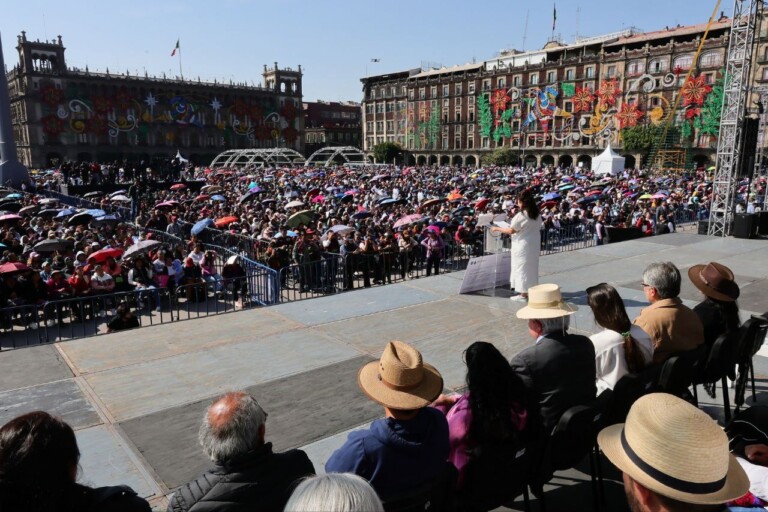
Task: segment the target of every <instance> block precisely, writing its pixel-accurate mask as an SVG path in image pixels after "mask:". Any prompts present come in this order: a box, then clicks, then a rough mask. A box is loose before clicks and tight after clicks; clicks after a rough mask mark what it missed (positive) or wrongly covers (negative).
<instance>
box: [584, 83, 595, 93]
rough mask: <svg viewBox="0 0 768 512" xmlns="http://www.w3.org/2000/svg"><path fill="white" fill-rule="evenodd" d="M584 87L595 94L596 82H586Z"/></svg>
mask: <svg viewBox="0 0 768 512" xmlns="http://www.w3.org/2000/svg"><path fill="white" fill-rule="evenodd" d="M584 87H585V88H586V89H589V90H590V91H593V92H594V90H595V82H584Z"/></svg>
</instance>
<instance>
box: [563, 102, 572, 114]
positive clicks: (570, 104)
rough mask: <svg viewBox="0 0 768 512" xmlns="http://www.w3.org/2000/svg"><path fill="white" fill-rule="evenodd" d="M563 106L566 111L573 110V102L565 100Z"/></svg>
mask: <svg viewBox="0 0 768 512" xmlns="http://www.w3.org/2000/svg"><path fill="white" fill-rule="evenodd" d="M563 108H565V111H566V112H573V103H572V102H570V101H566V102H564V103H563Z"/></svg>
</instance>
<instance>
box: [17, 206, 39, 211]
mask: <svg viewBox="0 0 768 512" xmlns="http://www.w3.org/2000/svg"><path fill="white" fill-rule="evenodd" d="M38 208H40V207H39V206H38V205H36V204H33V205H31V206H25V207H24V208H22V209H21V210H19V213H30V212H34V211H35V210H37V209H38Z"/></svg>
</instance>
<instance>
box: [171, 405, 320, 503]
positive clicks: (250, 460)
mask: <svg viewBox="0 0 768 512" xmlns="http://www.w3.org/2000/svg"><path fill="white" fill-rule="evenodd" d="M266 422H267V413H266V412H265V411H264V409H262V407H261V406H260V405H259V403H258V402H257V401H256V398H254V397H253V396H252V395H250V394H248V393H246V392H244V391H235V392H230V393H227V394H225V395H223V396H221V397H219V398H218V399H216V401H215V402H213V404H211V406H210V407H208V409H207V410H206V412H205V416H204V417H203V423H202V425H201V426H200V431H199V432H198V439H199V441H200V445H201V446H202V447H203V452H205V454H206V455H207V456H208V457H209V458H210V459H211V461H213V463H214V464H215V466H214V468H213V469H211V470H209V471H208V472H206V473H204V474H203V475H202V476H200V477H199V478H197V479H195V480H193V481H192V482H189V483H187V484H185V485H183V486H181V487H179V488H178V489H176V492H175V493H174V494H173V496H172V497H171V500H170V502H169V503H168V509H167V510H168V512H212V511H214V510H215V511H217V512H225V511H230V512H234V511H240V510H260V511H262V510H274V511H282V510H283V507H284V506H285V504H286V502H287V501H288V498H289V497H290V495H291V490H292V489H293V487H294V484H295V483H296V482H297V481H298V480H300V479H301V478H303V477H306V476H309V475H314V474H315V468H314V466H313V465H312V462H311V461H310V460H309V457H307V454H306V453H304V452H303V451H301V450H290V451H287V452H284V453H274V452H272V443H267V442H265V441H264V436H265V433H266Z"/></svg>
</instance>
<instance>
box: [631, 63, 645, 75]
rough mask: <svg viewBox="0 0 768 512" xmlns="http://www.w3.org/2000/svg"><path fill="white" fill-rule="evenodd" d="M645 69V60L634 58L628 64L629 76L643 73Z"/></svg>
mask: <svg viewBox="0 0 768 512" xmlns="http://www.w3.org/2000/svg"><path fill="white" fill-rule="evenodd" d="M644 71H645V62H643V61H642V60H633V61H631V62H630V63H629V64H628V65H627V76H638V75H642V74H643V72H644Z"/></svg>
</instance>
